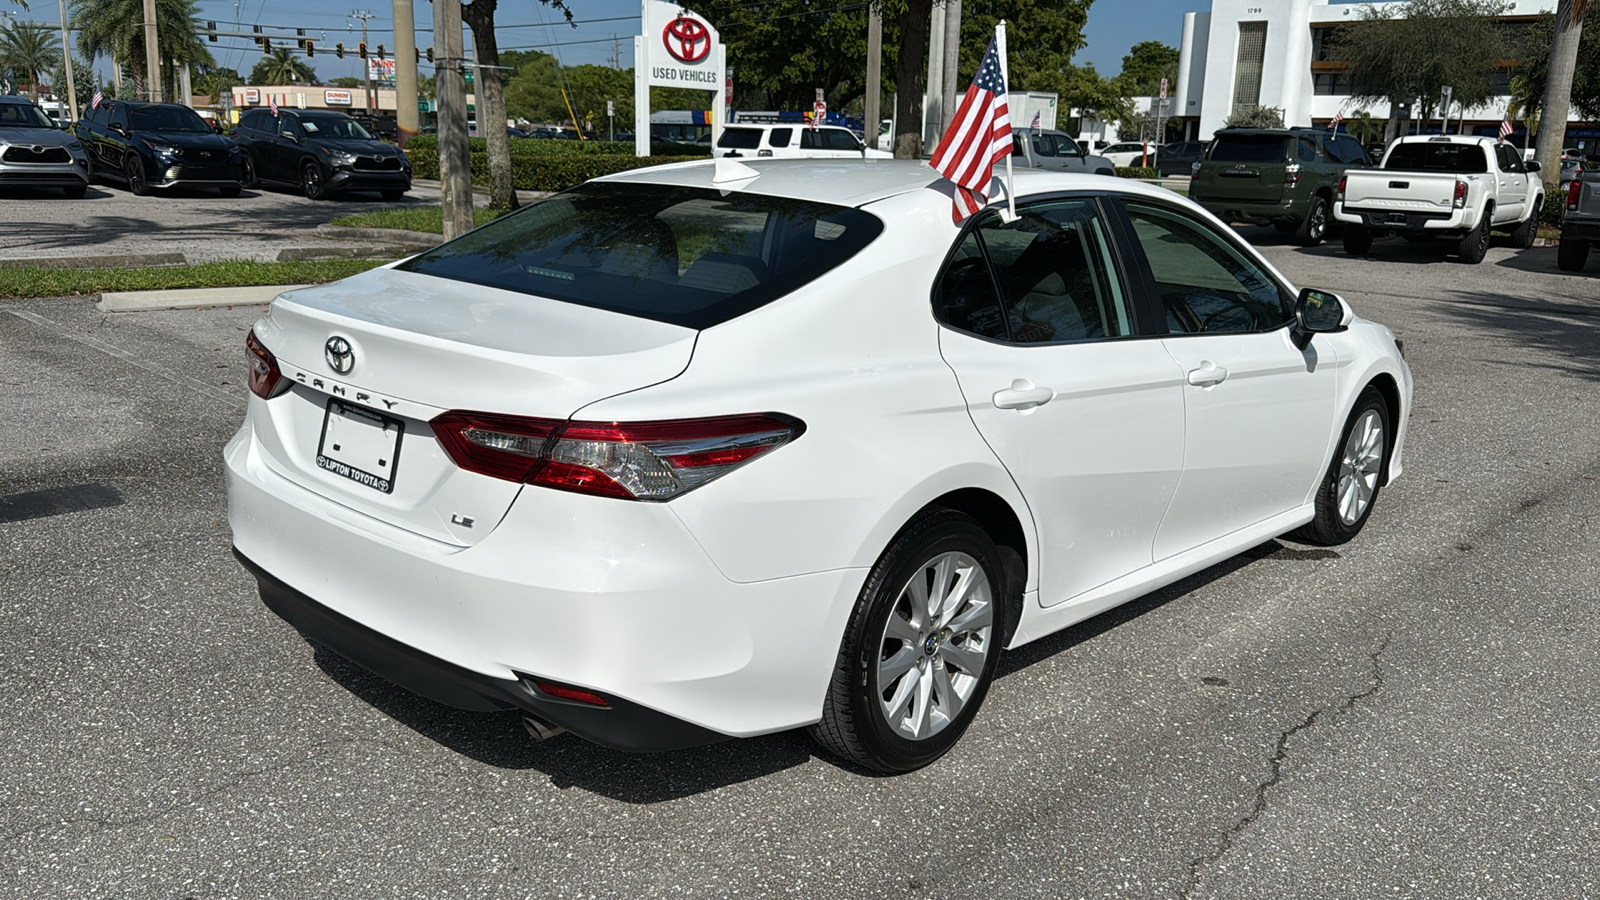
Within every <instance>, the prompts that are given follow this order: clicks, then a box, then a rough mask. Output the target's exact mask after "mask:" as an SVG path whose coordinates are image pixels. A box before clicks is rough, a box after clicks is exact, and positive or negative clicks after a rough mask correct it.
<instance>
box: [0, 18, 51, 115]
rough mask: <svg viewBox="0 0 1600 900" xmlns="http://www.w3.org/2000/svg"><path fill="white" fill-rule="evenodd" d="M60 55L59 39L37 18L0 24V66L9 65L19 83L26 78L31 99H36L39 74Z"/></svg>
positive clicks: (7, 66)
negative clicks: (30, 90) (31, 90)
mask: <svg viewBox="0 0 1600 900" xmlns="http://www.w3.org/2000/svg"><path fill="white" fill-rule="evenodd" d="M60 59H61V42H60V41H58V40H56V37H55V35H53V34H51V33H50V29H49V28H48V27H46V26H44V25H40V24H38V23H36V22H10V23H7V24H4V25H0V69H10V70H11V77H12V79H13V80H14V81H16V82H18V83H19V84H20V83H22V82H24V81H25V82H27V83H28V85H29V86H30V87H31V88H32V89H33V99H35V100H38V99H39V82H40V80H41V79H40V76H41V75H42V74H47V73H49V71H50V67H51V66H53V65H55V64H56V63H57V62H58V61H60Z"/></svg>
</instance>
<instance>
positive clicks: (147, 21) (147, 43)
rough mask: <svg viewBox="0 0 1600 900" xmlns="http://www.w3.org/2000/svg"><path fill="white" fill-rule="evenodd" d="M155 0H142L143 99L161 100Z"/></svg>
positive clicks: (159, 49) (159, 53) (159, 52)
mask: <svg viewBox="0 0 1600 900" xmlns="http://www.w3.org/2000/svg"><path fill="white" fill-rule="evenodd" d="M156 37H157V36H156V0H144V72H145V75H144V80H145V85H144V93H145V99H146V100H150V101H153V102H155V103H160V102H161V45H160V42H159V41H158V40H156Z"/></svg>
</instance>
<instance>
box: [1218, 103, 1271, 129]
mask: <svg viewBox="0 0 1600 900" xmlns="http://www.w3.org/2000/svg"><path fill="white" fill-rule="evenodd" d="M1223 124H1224V125H1225V126H1226V127H1228V128H1282V127H1283V110H1281V109H1278V108H1277V107H1275V106H1252V107H1250V108H1249V109H1244V110H1240V111H1239V112H1236V113H1234V114H1233V115H1231V116H1229V117H1228V121H1226V122H1224V123H1223Z"/></svg>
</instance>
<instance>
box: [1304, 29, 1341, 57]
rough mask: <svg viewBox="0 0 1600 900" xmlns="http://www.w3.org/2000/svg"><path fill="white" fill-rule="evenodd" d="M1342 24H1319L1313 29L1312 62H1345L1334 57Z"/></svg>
mask: <svg viewBox="0 0 1600 900" xmlns="http://www.w3.org/2000/svg"><path fill="white" fill-rule="evenodd" d="M1339 31H1340V26H1338V25H1319V26H1316V27H1314V28H1312V29H1311V61H1312V62H1344V60H1342V59H1335V58H1334V57H1333V55H1332V54H1333V50H1334V45H1335V44H1337V43H1338V42H1339Z"/></svg>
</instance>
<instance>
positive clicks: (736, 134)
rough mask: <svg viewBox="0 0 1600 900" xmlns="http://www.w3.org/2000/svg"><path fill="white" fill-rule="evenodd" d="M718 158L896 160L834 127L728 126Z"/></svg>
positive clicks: (848, 130)
mask: <svg viewBox="0 0 1600 900" xmlns="http://www.w3.org/2000/svg"><path fill="white" fill-rule="evenodd" d="M717 155H718V156H757V157H768V156H770V157H774V158H777V159H893V158H894V154H893V153H890V152H888V151H887V150H869V149H867V145H866V144H864V143H862V142H861V139H860V138H858V137H856V134H855V132H853V131H851V130H850V129H848V128H840V127H838V126H835V125H819V126H817V127H816V128H812V127H810V126H809V125H805V124H801V123H797V124H772V125H768V124H761V125H729V126H727V127H725V128H723V129H722V138H721V139H720V140H718V141H717Z"/></svg>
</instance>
